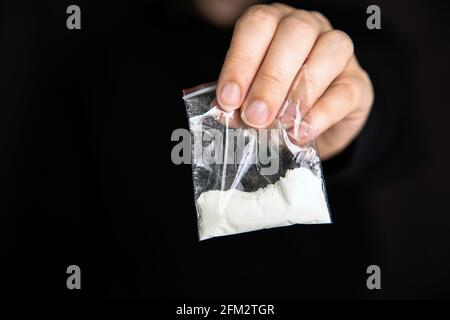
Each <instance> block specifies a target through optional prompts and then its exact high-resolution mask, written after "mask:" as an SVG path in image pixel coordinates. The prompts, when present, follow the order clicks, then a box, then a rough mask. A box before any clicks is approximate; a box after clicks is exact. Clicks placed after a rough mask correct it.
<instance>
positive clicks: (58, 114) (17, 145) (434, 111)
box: [0, 1, 450, 298]
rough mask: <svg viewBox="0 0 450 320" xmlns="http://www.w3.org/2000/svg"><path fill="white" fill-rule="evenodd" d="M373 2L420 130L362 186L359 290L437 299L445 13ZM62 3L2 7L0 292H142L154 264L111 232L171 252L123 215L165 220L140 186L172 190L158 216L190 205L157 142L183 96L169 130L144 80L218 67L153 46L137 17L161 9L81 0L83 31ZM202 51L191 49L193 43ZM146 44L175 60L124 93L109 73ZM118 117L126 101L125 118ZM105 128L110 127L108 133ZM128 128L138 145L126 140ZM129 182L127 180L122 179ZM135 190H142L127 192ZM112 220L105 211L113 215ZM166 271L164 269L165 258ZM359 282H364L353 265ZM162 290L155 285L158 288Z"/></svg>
mask: <svg viewBox="0 0 450 320" xmlns="http://www.w3.org/2000/svg"><path fill="white" fill-rule="evenodd" d="M322 2H323V1H322ZM310 3H311V2H310ZM373 3H374V4H375V3H376V4H378V5H379V6H380V7H381V11H382V28H383V32H387V33H390V34H393V35H395V39H397V40H396V41H398V43H401V45H400V44H399V47H401V48H402V50H404V51H402V54H404V58H405V59H406V60H408V61H410V62H411V63H410V64H408V66H409V67H410V69H409V72H410V75H411V79H409V80H411V82H412V83H413V85H412V86H411V87H410V88H411V89H408V90H405V92H403V94H405V95H408V96H405V100H409V99H411V97H413V98H412V99H413V100H414V105H415V107H414V110H415V111H414V112H416V111H417V112H418V113H417V114H418V115H419V116H418V118H413V119H415V120H416V121H417V123H410V124H409V127H410V128H412V129H413V132H416V133H419V137H418V139H417V144H416V145H415V144H414V143H413V144H409V145H408V148H410V153H409V154H410V155H412V156H411V157H409V158H408V159H406V160H405V159H402V162H400V163H398V164H396V166H394V167H393V168H394V169H391V170H389V171H387V172H388V173H385V174H389V175H390V174H392V175H393V178H391V179H389V177H380V178H381V179H380V180H383V181H384V180H385V182H381V183H379V185H378V187H377V189H375V190H374V191H373V192H372V193H370V197H369V200H368V201H369V203H370V205H371V207H372V210H371V211H370V213H368V216H367V217H366V218H367V219H366V221H368V222H369V224H370V226H371V227H370V230H371V233H372V234H373V235H374V236H375V239H376V245H375V248H376V249H375V250H376V253H375V254H374V255H373V257H376V261H370V263H373V264H377V265H380V267H381V269H382V290H381V292H379V293H377V294H376V295H372V296H371V297H373V298H449V297H450V228H449V227H450V215H449V213H450V212H449V210H448V198H449V196H450V192H449V190H448V180H449V178H450V177H449V170H448V163H449V161H450V159H449V156H450V155H449V152H448V149H447V145H448V143H447V140H448V133H447V130H446V129H447V123H448V120H447V119H448V116H449V115H450V111H449V110H450V109H449V103H448V101H447V96H448V94H447V93H448V84H449V82H448V80H447V76H448V74H449V72H450V70H449V69H450V63H449V62H448V57H449V56H450V50H449V49H450V48H449V41H448V39H449V38H450V33H449V27H448V17H449V14H448V13H449V7H448V4H446V2H444V1H442V2H439V1H375V2H373ZM70 4H72V3H71V2H70V3H69V2H67V1H54V3H52V2H51V1H43V2H39V3H37V2H31V1H3V2H1V7H0V48H1V49H0V84H1V86H0V88H1V89H0V92H1V95H2V98H1V99H0V101H1V102H0V186H1V188H2V190H1V194H0V217H1V218H0V219H1V220H0V243H1V244H0V248H1V257H2V258H1V260H0V263H1V268H2V273H1V274H2V285H1V288H0V290H1V293H2V295H4V296H9V297H11V296H13V297H23V296H26V297H109V296H130V297H134V296H141V294H140V293H141V292H143V291H145V288H144V289H142V288H141V287H140V286H138V285H136V284H138V283H144V284H145V285H144V286H148V287H151V286H152V285H153V284H152V282H151V281H147V280H146V279H145V275H146V273H147V272H148V273H151V272H152V270H150V269H149V270H148V271H147V270H136V268H139V264H137V263H135V262H134V261H133V259H135V257H136V255H135V254H131V253H130V252H129V250H128V249H127V247H126V245H124V243H123V241H122V240H121V239H122V238H123V235H120V233H121V232H122V231H123V230H122V231H117V228H115V226H117V225H118V224H119V225H120V224H121V223H123V229H124V230H128V232H126V231H123V232H124V234H125V237H131V238H133V241H135V242H142V243H145V242H146V241H150V240H158V241H167V242H169V243H171V244H170V245H173V243H172V242H171V238H170V236H167V237H168V238H164V239H152V236H151V235H150V236H149V238H147V237H144V238H141V236H140V234H139V232H136V234H135V235H134V234H133V232H132V230H133V229H132V228H133V224H132V223H131V222H129V220H130V219H131V220H133V219H134V220H133V221H135V222H136V221H138V220H137V218H136V217H135V216H133V213H132V212H134V211H133V210H134V209H135V208H133V205H135V206H136V208H138V207H139V208H140V209H139V210H141V209H142V208H143V209H142V212H148V213H149V214H155V215H168V218H167V221H168V222H167V223H166V224H164V227H167V228H170V227H171V226H170V222H171V221H172V219H173V217H172V216H171V215H170V213H171V211H170V210H167V207H166V208H165V207H164V206H162V204H161V199H163V198H164V197H168V196H167V194H166V193H164V192H157V197H155V198H151V197H150V196H148V193H149V192H151V191H152V190H156V189H154V188H159V189H162V190H167V191H169V190H170V192H171V193H172V196H171V198H167V199H169V200H168V201H170V202H171V204H170V208H171V209H174V208H177V205H178V209H179V210H186V208H184V207H183V206H185V204H186V203H189V205H190V206H191V208H190V211H192V213H193V212H194V211H193V203H191V202H190V201H189V199H190V197H191V195H190V194H189V192H187V191H186V189H185V188H183V187H184V186H186V185H187V184H186V183H185V182H182V181H187V182H188V183H189V184H190V179H191V178H190V169H189V168H187V167H186V168H176V167H174V166H173V165H171V163H170V150H171V148H172V145H173V144H171V143H170V141H169V140H170V134H171V132H172V130H173V129H174V128H178V127H185V126H186V122H185V119H184V113H183V112H184V111H183V109H182V101H181V98H180V96H171V97H169V98H168V101H170V102H168V104H169V105H170V104H171V102H172V101H177V102H176V103H177V108H178V109H177V113H180V114H182V116H180V117H177V118H176V119H175V120H174V121H172V120H171V117H172V115H171V112H167V111H164V112H159V111H158V110H161V109H162V108H167V106H155V105H153V104H152V101H155V100H156V98H155V95H158V94H161V93H160V92H159V91H158V89H157V88H158V86H157V85H161V84H164V83H168V84H170V86H175V88H174V90H175V92H178V91H180V90H181V89H183V88H186V87H190V86H194V85H196V84H198V83H201V82H207V81H212V80H215V79H214V78H208V77H209V76H210V74H208V73H202V72H200V71H199V72H197V73H196V72H195V69H193V68H191V69H188V70H190V71H191V72H192V73H191V74H190V75H185V76H180V75H179V74H178V73H177V72H178V71H179V70H177V69H176V67H177V66H179V65H182V64H189V63H192V64H193V65H195V63H200V61H201V63H205V64H208V63H211V65H214V66H216V67H214V68H215V69H214V70H212V72H211V73H214V72H215V74H218V71H219V70H220V69H219V68H218V67H217V66H219V67H220V63H217V61H208V59H212V58H209V57H210V55H208V54H207V53H205V55H204V56H203V57H197V60H196V61H185V60H183V54H184V53H183V51H182V50H180V51H177V52H173V51H174V50H173V48H177V50H179V48H180V46H179V45H178V46H175V45H173V43H171V41H172V42H173V41H180V42H182V43H183V44H185V47H184V49H185V50H189V49H190V48H189V44H190V43H191V42H190V41H188V40H189V39H178V38H177V36H176V31H177V30H176V27H174V30H171V31H170V32H174V33H173V34H172V38H170V40H167V41H164V39H162V40H161V39H156V38H155V37H154V35H153V34H152V33H151V30H150V32H148V30H147V29H146V26H147V25H148V24H149V23H150V22H149V21H153V20H158V13H157V12H155V11H154V10H157V9H155V8H158V6H155V7H153V6H151V5H147V6H144V5H140V4H137V3H132V2H131V3H129V4H121V5H119V4H110V3H109V2H102V1H96V2H95V3H93V2H89V3H88V2H87V1H78V2H77V3H76V4H78V5H79V6H80V7H81V10H82V30H80V31H69V30H67V29H66V27H65V20H66V17H67V16H66V14H65V9H66V8H67V6H68V5H70ZM347 6H351V7H352V8H355V10H359V11H357V12H358V14H359V15H360V16H359V17H360V18H361V28H363V27H364V25H365V17H366V15H365V12H364V8H365V7H367V5H365V4H364V3H363V2H357V1H351V2H347V1H346V2H345V5H344V4H342V8H346V7H347ZM343 11H344V12H345V10H343ZM136 12H138V14H136ZM175 12H176V10H175ZM136 17H137V18H138V19H136ZM352 18H353V19H356V17H355V16H352ZM130 30H132V34H131V33H130ZM373 32H377V31H373ZM130 39H133V41H132V40H130ZM227 40H228V38H227V37H224V41H223V48H215V50H219V51H220V52H223V53H225V51H226V47H227V44H228V42H227ZM135 41H138V42H139V43H140V45H136V44H135ZM183 41H184V42H183ZM142 43H144V44H145V45H142ZM155 43H158V46H159V47H158V48H156V47H155V46H154V44H155ZM199 43H200V44H201V42H198V41H196V42H195V41H194V42H193V45H194V44H195V45H198V44H199ZM395 43H397V42H395ZM136 48H145V49H144V51H143V52H139V51H138V50H135V51H134V49H136ZM405 48H406V49H405ZM393 50H396V49H395V48H394V49H393ZM154 51H158V52H160V53H159V54H160V55H164V54H166V55H168V56H169V57H170V58H173V59H180V61H178V62H177V63H175V62H174V65H173V66H168V65H164V66H160V69H158V70H151V69H148V68H145V67H143V68H142V69H139V68H137V69H136V70H135V71H136V72H137V73H138V74H139V75H140V77H141V78H143V79H148V82H145V83H141V84H138V85H137V86H138V88H137V89H136V88H133V89H129V87H131V86H132V85H130V84H129V82H130V81H131V80H132V79H127V78H126V77H119V78H117V77H114V76H110V75H114V74H126V73H123V72H122V71H123V70H127V69H129V68H133V67H136V64H135V63H134V60H135V59H136V60H137V61H140V59H145V56H146V54H147V53H151V54H153V53H154ZM403 52H404V53H403ZM156 55H157V56H158V54H156ZM211 56H213V55H212V54H211ZM122 57H126V58H124V59H122ZM383 58H384V57H383V56H380V59H383ZM202 59H203V60H202ZM117 61H120V63H119V64H118V63H117ZM379 63H380V64H382V62H379ZM394 67H395V66H394ZM392 72H393V73H395V70H392ZM162 74H163V76H161V75H162ZM155 75H157V78H155ZM111 79H113V80H111ZM174 79H176V80H174ZM381 81H382V80H381ZM131 82H132V81H131ZM133 85H136V84H133ZM128 86H129V87H128ZM124 88H125V89H124ZM408 88H409V87H408ZM133 90H141V91H144V92H146V95H145V98H142V97H143V96H142V95H136V96H133V95H128V96H126V98H124V95H123V94H121V92H126V93H129V92H135V91H133ZM392 94H393V95H395V94H396V93H394V92H393V93H392ZM409 94H410V96H409ZM157 101H160V100H157ZM180 106H181V107H180ZM122 108H127V112H123V110H122ZM139 108H157V110H156V109H155V110H154V111H153V110H151V109H149V110H148V111H147V114H148V115H149V118H140V119H138V120H136V119H135V118H134V117H133V113H135V114H139ZM153 116H155V117H156V116H157V118H158V119H159V120H158V121H159V123H160V124H159V125H154V122H155V120H154V117H153ZM405 117H407V118H408V114H405ZM117 119H120V121H118V120H117ZM161 119H162V120H161ZM408 119H409V118H408ZM136 121H137V122H136ZM135 122H136V123H135ZM112 128H114V129H116V130H111V129H112ZM121 128H124V129H123V131H122V129H121ZM415 128H417V130H415ZM125 130H126V132H125ZM108 132H114V136H112V137H111V136H109V135H108V136H107V137H105V135H106V134H107V133H108ZM130 135H131V136H136V137H141V138H137V139H136V140H128V139H126V137H129V136H130ZM143 137H146V138H145V139H144V138H143ZM149 137H151V138H149ZM157 139H159V140H157ZM158 141H159V142H158ZM116 145H117V147H116ZM416 147H417V152H415V151H416V149H415V148H416ZM115 153H120V155H121V157H117V162H108V163H107V164H106V165H105V158H108V157H110V156H114V155H115ZM113 158H114V157H113ZM149 159H151V160H152V161H155V163H157V164H158V166H157V168H158V170H157V171H161V172H160V174H157V173H154V172H153V171H152V170H151V168H149V167H150V165H146V163H147V162H146V161H147V160H149ZM405 161H406V162H407V163H405ZM148 163H149V162H148ZM152 163H153V162H152ZM123 168H125V169H123ZM137 168H139V169H137ZM142 168H144V169H142ZM395 168H399V170H398V171H399V172H396V170H395ZM400 168H402V169H400ZM405 168H406V169H405ZM153 169H154V168H153ZM168 171H171V172H173V173H175V174H174V175H171V176H170V178H169V179H168V178H167V176H166V177H164V175H162V174H161V173H163V172H168ZM129 176H133V177H135V178H136V179H137V180H136V179H135V180H133V181H139V183H138V184H133V183H132V182H130V181H131V180H130V181H128V180H127V179H129V178H128V177H129ZM140 177H142V178H140ZM149 177H151V179H149V180H146V179H148V178H149ZM383 178H386V179H383ZM139 179H141V180H139ZM167 180H170V181H167ZM127 181H128V182H129V183H130V187H129V189H127V191H126V192H128V193H129V194H127V195H126V196H125V195H123V194H122V193H121V192H122V191H117V190H116V188H115V186H116V185H125V184H127ZM143 185H145V188H140V187H138V186H143ZM117 194H121V196H119V197H117ZM177 194H178V195H180V196H181V194H183V196H182V197H183V199H184V200H186V199H187V200H186V201H185V202H184V201H177V200H176V199H174V195H177ZM122 197H127V198H128V199H131V207H129V212H125V211H121V209H120V208H121V206H122V203H121V201H122ZM104 198H111V199H113V200H112V201H110V202H108V203H107V204H103V203H101V202H99V201H97V199H104ZM142 199H146V201H143V200H142ZM177 202H178V204H177ZM114 210H116V211H114ZM139 210H135V211H136V212H139ZM111 212H115V213H116V214H115V215H114V218H111V216H110V213H111ZM121 215H127V219H123V221H121V219H120V216H121ZM130 217H131V218H130ZM184 222H185V224H184V225H183V224H182V223H181V222H180V225H182V226H177V227H175V229H174V232H176V231H177V230H178V229H177V228H178V227H180V228H181V227H183V228H195V219H194V216H193V215H191V217H190V219H188V220H186V221H183V223H184ZM130 230H131V232H130ZM286 232H289V231H286ZM117 233H119V235H117ZM193 236H195V235H193ZM230 241H233V240H230ZM142 248H143V249H142ZM142 248H141V247H140V248H139V250H143V251H141V253H142V254H152V253H151V252H145V246H142ZM179 250H180V252H181V250H182V249H179ZM180 252H179V253H180ZM180 254H182V253H180ZM155 255H157V256H156V257H155V260H157V261H161V260H164V259H168V261H172V260H171V259H172V258H171V257H165V256H164V254H162V255H161V256H158V254H156V253H155ZM187 258H189V257H187ZM70 264H77V265H80V267H81V269H82V281H83V284H82V285H83V289H82V290H81V291H80V292H70V291H68V290H67V289H66V283H65V280H66V276H67V275H66V273H65V271H66V268H67V266H68V265H70ZM161 266H164V264H163V263H161ZM329 267H330V268H333V266H329ZM155 268H158V267H155ZM169 268H173V270H177V269H176V266H173V265H172V266H169ZM359 277H360V278H361V279H362V280H361V281H364V280H363V279H365V277H366V275H365V274H364V270H362V271H361V274H360V275H359ZM167 281H168V282H170V281H171V280H169V279H168V280H167ZM193 284H194V282H193ZM155 285H156V284H155ZM160 285H161V286H163V284H160V283H158V284H157V286H160ZM144 296H145V295H144ZM315 296H317V297H320V294H317V293H316V295H315ZM350 296H352V295H350ZM352 297H353V296H352ZM369 297H370V296H369Z"/></svg>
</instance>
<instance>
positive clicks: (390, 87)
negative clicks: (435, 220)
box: [0, 1, 418, 299]
mask: <svg viewBox="0 0 450 320" xmlns="http://www.w3.org/2000/svg"><path fill="white" fill-rule="evenodd" d="M49 2H50V1H49ZM330 3H331V1H330ZM79 5H80V7H81V9H82V29H81V30H79V31H69V30H67V29H66V28H65V18H66V17H64V15H62V14H61V12H65V5H64V4H59V3H58V4H50V3H43V2H41V1H40V2H39V3H38V2H36V3H32V4H30V5H28V6H26V7H25V8H24V7H22V6H20V5H17V4H15V3H13V2H12V1H11V3H10V4H9V5H5V11H4V15H5V19H4V22H5V23H7V25H8V26H10V27H8V29H9V28H10V30H11V31H12V32H11V33H10V34H6V35H2V37H1V40H2V41H1V45H2V48H3V49H2V50H1V52H0V55H1V59H0V61H1V64H2V65H1V67H0V70H2V71H1V72H0V79H1V80H0V83H1V84H2V85H1V88H2V89H3V90H2V94H1V95H0V109H1V111H0V112H1V114H0V123H1V125H0V132H2V134H1V135H0V143H1V148H2V152H1V160H0V161H1V166H0V170H1V178H2V182H1V184H2V187H4V188H5V190H4V191H3V195H4V197H5V200H6V201H5V202H4V203H3V204H0V205H1V206H5V208H1V210H2V218H1V219H2V220H3V221H2V223H1V225H2V236H5V237H6V238H5V240H2V243H6V246H7V257H8V259H6V260H5V261H4V266H3V267H6V270H7V274H8V275H10V276H9V277H8V279H9V280H7V286H6V288H10V289H12V290H13V292H15V293H16V294H18V295H22V294H24V292H25V294H26V293H29V294H33V292H35V290H36V292H41V291H40V290H42V288H46V289H47V290H45V292H46V293H47V294H49V295H57V294H59V293H60V292H66V291H65V290H64V289H65V287H64V285H65V277H66V274H65V268H66V267H67V266H68V265H70V264H78V265H80V267H81V270H82V272H83V276H84V278H83V281H84V282H83V283H84V284H85V287H84V289H85V290H83V291H82V293H81V294H83V295H86V296H94V297H96V296H101V297H103V296H119V297H121V296H132V297H133V296H139V297H155V298H173V297H175V298H177V297H178V298H181V297H185V298H241V297H245V298H254V299H256V298H290V299H295V298H320V297H337V298H346V297H365V296H367V295H369V294H370V295H372V296H373V295H376V294H378V293H373V292H369V291H368V290H367V288H366V278H367V274H366V268H367V266H369V265H371V264H376V257H377V250H376V249H377V247H376V243H377V242H376V239H377V237H379V236H380V235H379V234H378V232H379V231H380V230H378V229H377V228H376V227H375V226H374V225H373V215H372V211H371V209H370V201H369V195H370V191H371V189H372V188H375V187H376V186H377V185H378V184H379V183H384V182H386V181H388V179H389V178H396V177H398V175H401V174H403V173H405V172H407V170H408V166H407V165H404V159H405V158H406V156H407V155H408V153H407V150H409V144H410V142H411V141H414V140H415V139H417V135H418V134H414V132H416V131H415V130H413V128H411V126H410V124H411V123H417V122H414V121H416V120H414V110H415V101H414V97H413V94H412V92H413V90H411V86H410V79H411V77H410V75H409V73H408V72H409V69H408V60H409V58H410V57H409V54H407V52H408V51H407V48H405V47H402V45H401V44H399V42H398V41H396V39H395V38H394V37H393V36H392V35H390V34H389V28H388V27H387V25H384V29H382V30H377V31H371V30H368V29H367V28H366V27H365V21H366V18H367V15H366V13H365V8H366V7H367V6H364V5H358V6H355V7H352V8H350V7H348V8H347V7H344V6H340V9H339V10H337V9H336V8H333V7H329V6H328V5H326V4H323V1H321V2H320V5H319V6H315V5H314V1H311V2H308V1H302V2H301V6H300V5H297V6H298V7H303V8H305V7H306V8H309V7H310V8H313V9H315V10H318V11H322V12H323V13H324V14H325V15H326V16H327V17H329V19H330V20H331V21H332V23H333V25H334V26H335V27H336V28H339V29H342V30H344V31H346V32H347V33H349V34H350V35H351V36H352V38H353V40H354V43H355V51H356V55H357V57H358V59H359V61H360V63H361V65H362V66H363V67H364V68H365V69H366V70H367V71H368V73H369V74H370V76H371V78H372V80H373V83H374V87H375V95H376V99H375V104H374V108H373V112H372V113H371V115H370V117H369V120H368V123H367V125H366V126H365V128H364V130H363V132H362V133H361V134H360V136H359V137H358V138H357V139H356V140H355V141H354V142H353V143H352V144H351V146H350V147H348V148H347V149H346V150H345V151H344V152H343V153H342V154H340V155H338V156H337V157H335V158H333V159H332V160H330V161H328V162H326V163H324V172H325V178H326V182H327V190H328V197H329V203H330V206H331V213H332V216H333V220H334V224H332V225H307V226H292V227H286V228H277V229H272V230H264V231H258V232H251V233H246V234H241V235H236V236H229V237H222V238H217V239H212V240H208V241H204V242H198V240H197V231H196V230H197V229H196V228H197V226H196V215H195V209H194V201H193V193H192V177H191V168H190V167H189V166H187V165H184V166H176V165H174V164H172V162H171V158H170V153H171V149H172V147H173V146H174V145H175V144H176V142H171V141H170V139H171V133H172V131H173V130H175V129H177V128H181V127H184V128H187V118H186V113H185V110H184V104H183V100H182V99H181V90H182V89H185V88H189V87H192V86H194V85H197V84H200V83H204V82H210V81H214V80H216V79H217V77H218V75H219V72H220V68H221V66H222V63H223V59H224V56H225V53H226V50H227V48H228V45H229V40H230V38H231V31H232V30H231V29H230V30H221V29H217V28H214V27H212V26H210V25H208V24H207V23H206V22H204V21H202V20H201V19H199V18H197V17H196V16H195V14H194V12H193V11H192V9H190V8H189V7H188V6H186V5H182V4H172V6H170V7H169V6H168V5H166V4H165V5H150V4H147V5H146V6H145V5H143V4H141V3H139V4H137V3H136V4H134V3H132V2H127V4H123V3H122V4H121V5H120V6H119V5H117V6H116V5H111V4H110V3H109V2H108V3H107V4H106V3H105V4H103V5H102V4H101V3H99V2H96V3H93V2H89V3H88V2H81V3H80V4H79ZM168 8H170V11H169V10H168ZM43 16H45V18H41V17H43ZM17 17H21V18H17ZM384 30H387V31H384ZM400 167H401V168H403V171H401V170H399V168H400ZM5 213H6V214H5ZM374 261H375V262H374ZM30 268H31V270H32V272H37V273H39V274H41V275H42V277H39V278H36V279H35V281H37V284H35V286H34V287H33V288H29V287H28V280H27V279H26V277H25V278H24V277H23V276H22V275H23V274H26V273H27V272H29V270H30ZM25 288H26V289H25Z"/></svg>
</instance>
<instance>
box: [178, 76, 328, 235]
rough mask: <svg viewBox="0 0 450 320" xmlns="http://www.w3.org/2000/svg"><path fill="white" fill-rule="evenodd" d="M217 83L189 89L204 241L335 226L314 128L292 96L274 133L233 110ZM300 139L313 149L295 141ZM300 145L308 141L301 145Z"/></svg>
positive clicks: (197, 200)
mask: <svg viewBox="0 0 450 320" xmlns="http://www.w3.org/2000/svg"><path fill="white" fill-rule="evenodd" d="M215 92H216V86H215V84H206V85H201V86H198V87H195V88H193V89H189V90H185V91H183V93H184V96H183V99H184V101H185V104H186V111H187V115H188V118H189V129H190V132H191V142H192V143H191V149H192V153H191V156H192V159H191V160H192V177H193V184H194V197H195V205H196V210H197V218H198V231H199V239H200V240H205V239H209V238H212V237H218V236H225V235H231V234H237V233H242V232H249V231H255V230H261V229H267V228H274V227H281V226H288V225H292V224H319V223H331V219H330V214H329V208H328V202H327V197H326V191H325V184H324V179H323V175H322V167H321V162H320V158H319V153H318V151H317V148H316V146H315V142H314V139H313V130H312V128H310V127H309V126H308V125H307V124H306V123H304V122H301V115H300V108H299V102H298V101H293V100H292V99H291V98H288V99H287V100H286V102H285V104H284V106H283V108H282V110H281V111H280V113H279V115H278V117H277V118H276V120H275V121H274V122H273V123H272V125H271V127H270V128H267V129H259V130H256V129H253V128H250V127H248V126H246V125H245V124H244V123H243V122H242V121H241V120H240V116H239V110H238V111H234V112H225V111H223V110H222V109H220V108H219V107H218V105H217V104H216V100H215ZM298 134H301V135H302V137H306V139H303V140H306V141H309V142H308V143H306V144H301V143H295V144H294V143H293V141H296V139H298ZM299 141H300V140H299Z"/></svg>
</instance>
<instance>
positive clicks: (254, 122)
mask: <svg viewBox="0 0 450 320" xmlns="http://www.w3.org/2000/svg"><path fill="white" fill-rule="evenodd" d="M243 119H244V121H245V122H246V123H247V124H248V125H251V126H252V127H263V126H264V125H265V124H266V123H267V120H268V119H269V107H268V106H267V104H266V103H265V102H264V101H262V100H253V101H252V102H250V104H248V105H247V106H246V107H245V109H244V113H243Z"/></svg>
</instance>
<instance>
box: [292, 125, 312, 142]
mask: <svg viewBox="0 0 450 320" xmlns="http://www.w3.org/2000/svg"><path fill="white" fill-rule="evenodd" d="M288 135H289V136H291V137H292V138H293V139H294V140H296V141H300V140H305V139H306V138H307V137H308V136H309V134H308V128H307V126H305V125H303V124H302V125H300V126H298V127H294V128H292V129H291V130H289V131H288Z"/></svg>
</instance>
